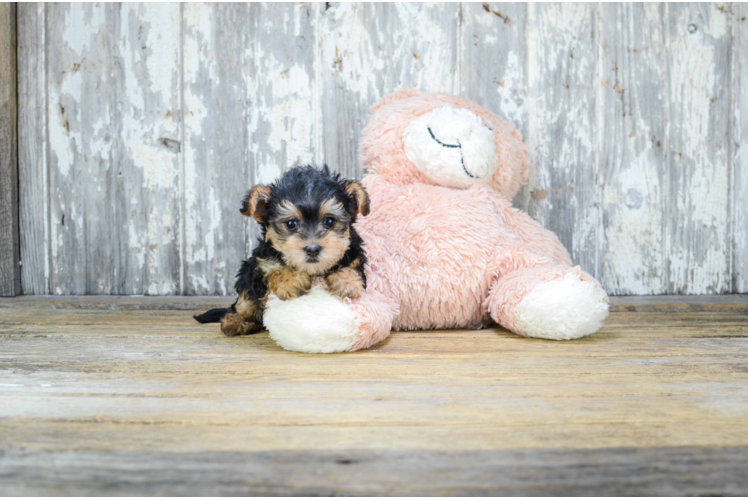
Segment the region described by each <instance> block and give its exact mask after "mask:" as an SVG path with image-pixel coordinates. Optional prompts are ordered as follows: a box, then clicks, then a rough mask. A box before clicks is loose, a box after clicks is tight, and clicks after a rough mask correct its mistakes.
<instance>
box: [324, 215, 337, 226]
mask: <svg viewBox="0 0 748 500" xmlns="http://www.w3.org/2000/svg"><path fill="white" fill-rule="evenodd" d="M336 222H337V221H336V220H335V219H333V218H332V217H325V218H324V220H323V221H322V225H323V226H325V227H326V228H327V229H332V228H334V227H335V223H336Z"/></svg>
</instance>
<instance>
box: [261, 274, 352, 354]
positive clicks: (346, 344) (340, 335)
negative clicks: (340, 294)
mask: <svg viewBox="0 0 748 500" xmlns="http://www.w3.org/2000/svg"><path fill="white" fill-rule="evenodd" d="M262 321H263V323H264V324H265V327H266V328H267V329H268V332H269V333H270V338H271V339H273V340H274V341H275V342H277V343H278V345H279V346H281V347H282V348H284V349H287V350H289V351H298V352H310V353H330V352H344V351H347V350H348V349H350V348H351V347H353V345H354V344H355V343H356V341H357V340H358V336H359V328H358V325H357V324H356V321H355V317H354V314H353V311H352V310H351V308H350V307H349V306H348V304H346V303H345V302H343V301H342V300H341V299H339V298H337V297H334V296H332V295H330V293H328V292H327V291H326V290H324V289H323V288H321V287H319V286H316V285H315V286H313V287H312V289H311V291H310V292H309V293H308V294H306V295H303V296H301V297H298V298H295V299H292V300H280V299H279V298H277V297H276V296H275V295H271V296H270V298H269V299H268V302H267V305H266V308H265V314H264V316H263V320H262Z"/></svg>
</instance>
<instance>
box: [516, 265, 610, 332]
mask: <svg viewBox="0 0 748 500" xmlns="http://www.w3.org/2000/svg"><path fill="white" fill-rule="evenodd" d="M607 317H608V303H607V302H606V301H605V299H604V297H603V296H602V294H600V292H599V291H598V290H597V289H596V287H595V284H594V283H590V282H587V281H582V280H580V279H579V277H578V276H577V275H575V274H567V275H565V276H564V277H563V278H559V279H555V280H552V281H547V282H545V283H539V284H537V285H536V286H535V287H534V288H533V289H532V290H530V292H529V293H528V294H527V295H525V297H524V298H523V299H522V301H521V302H520V303H519V305H518V306H517V319H518V323H519V325H520V327H521V328H522V331H523V332H524V334H525V335H526V336H528V337H534V338H541V339H551V340H571V339H578V338H580V337H585V336H587V335H590V334H593V333H595V332H596V331H598V330H599V329H600V328H601V327H602V326H603V321H605V318H607Z"/></svg>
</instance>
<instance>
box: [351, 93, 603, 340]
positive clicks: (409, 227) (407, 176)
mask: <svg viewBox="0 0 748 500" xmlns="http://www.w3.org/2000/svg"><path fill="white" fill-rule="evenodd" d="M439 106H453V107H457V108H466V109H468V110H470V111H472V112H473V113H475V114H477V115H478V116H480V117H481V119H482V120H483V121H484V123H485V124H486V125H488V126H489V127H490V128H491V129H492V130H493V131H494V135H495V139H494V143H495V148H496V153H497V156H498V159H499V167H498V169H497V170H496V172H495V173H494V175H493V177H492V179H491V182H490V184H489V185H487V186H481V185H475V186H473V187H469V188H467V189H454V188H448V187H443V186H439V185H435V184H434V183H433V182H431V181H430V180H429V179H427V178H426V177H425V176H424V175H423V174H422V173H421V172H420V171H419V170H418V169H417V168H416V167H415V166H414V165H413V164H412V163H411V162H410V161H409V160H408V157H407V156H406V153H405V149H404V145H403V132H404V130H405V127H406V126H407V125H408V124H409V123H410V122H411V121H412V120H413V119H415V118H416V117H418V116H420V115H422V114H424V113H427V112H429V111H431V110H433V109H435V108H436V107H439ZM361 161H362V163H363V165H364V167H365V168H367V170H368V174H367V175H366V176H365V177H364V179H363V185H364V186H365V187H366V189H367V191H368V193H369V196H370V198H371V213H370V214H369V215H368V216H366V217H363V218H360V219H359V221H358V222H357V226H356V228H357V230H358V232H359V234H360V235H361V236H362V238H363V239H364V241H365V249H366V252H367V257H368V263H367V266H366V276H367V282H368V285H367V291H366V293H365V294H364V295H363V296H362V297H360V298H359V299H357V300H355V301H352V302H351V305H352V308H353V310H354V313H355V315H356V318H357V323H358V326H359V329H360V332H361V333H360V338H359V340H358V342H356V344H355V345H354V346H353V347H352V348H351V349H350V350H357V349H361V348H365V347H368V346H370V345H373V344H374V343H377V342H379V341H381V340H382V339H384V338H385V337H386V336H387V335H388V334H389V331H390V329H391V328H392V329H395V330H414V329H441V328H465V327H474V326H480V325H485V324H487V323H489V322H490V321H491V320H494V321H496V322H498V323H500V324H501V325H503V326H504V327H506V328H507V329H509V330H511V331H514V332H516V333H518V334H520V335H522V334H525V332H524V331H523V329H522V326H521V325H520V323H519V322H518V320H517V313H516V310H517V306H518V304H519V303H520V302H521V301H522V299H523V298H524V297H525V296H526V295H527V293H529V291H531V290H532V289H533V288H534V287H535V286H536V285H537V284H539V283H542V282H549V281H551V280H555V279H559V278H562V277H564V276H567V275H569V274H573V275H575V276H577V277H578V278H579V279H580V280H581V281H586V282H594V283H595V286H596V290H598V292H599V294H600V296H601V298H602V299H603V300H605V301H607V296H606V295H605V292H604V291H603V290H602V288H601V287H600V286H599V284H597V282H596V281H595V280H594V278H592V277H591V276H589V275H587V274H585V273H583V272H581V271H580V270H579V268H571V267H570V264H571V260H570V258H569V254H568V253H567V251H566V249H564V247H563V246H562V245H561V243H560V242H559V240H558V238H557V237H556V235H555V234H553V233H552V232H550V231H547V230H546V229H544V228H542V227H541V226H540V225H539V224H538V223H536V222H535V221H533V220H532V219H531V218H530V217H529V216H528V215H527V214H525V213H523V212H521V211H519V210H517V209H515V208H512V206H511V199H512V197H513V196H514V195H515V194H516V193H517V191H518V190H519V188H520V186H521V184H522V183H523V182H525V180H526V179H527V175H528V170H529V166H530V164H529V161H528V155H527V150H526V148H525V146H524V144H523V143H522V140H521V137H520V135H519V133H518V132H517V130H516V129H515V128H514V127H513V126H512V125H511V124H509V123H507V122H506V121H504V120H502V119H501V118H499V117H498V116H496V115H495V114H493V113H491V112H489V111H488V110H486V109H484V108H481V107H480V106H478V105H476V104H475V103H473V102H470V101H468V100H465V99H461V98H458V97H453V96H450V95H445V94H436V95H428V94H421V93H420V92H418V91H415V90H406V91H403V92H399V93H397V94H393V95H392V96H388V97H386V98H384V99H383V100H382V101H381V102H380V103H378V104H377V105H376V106H374V107H373V108H372V114H371V117H370V119H369V123H368V125H367V126H366V128H365V129H364V130H363V133H362V138H361Z"/></svg>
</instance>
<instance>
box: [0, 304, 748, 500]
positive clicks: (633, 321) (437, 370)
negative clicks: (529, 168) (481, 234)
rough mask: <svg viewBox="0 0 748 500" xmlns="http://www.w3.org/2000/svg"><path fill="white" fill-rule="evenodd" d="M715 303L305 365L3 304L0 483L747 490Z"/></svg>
mask: <svg viewBox="0 0 748 500" xmlns="http://www.w3.org/2000/svg"><path fill="white" fill-rule="evenodd" d="M196 299H197V298H196ZM196 299H195V300H196ZM86 300H89V301H91V299H90V298H89V299H86ZM216 300H217V299H215V298H214V299H207V302H209V303H213V304H215V302H216ZM58 301H59V300H58ZM28 302H29V301H26V303H28ZM39 302H43V301H39ZM91 302H93V301H91ZM110 302H111V301H110ZM187 302H190V301H187ZM701 302H704V303H707V302H709V300H705V301H701ZM713 302H715V303H716V301H713ZM727 302H731V303H732V304H733V307H724V308H721V309H719V308H717V309H714V310H709V311H702V312H694V311H688V310H684V311H682V312H660V311H657V310H656V309H650V310H652V311H655V312H629V311H623V312H614V313H613V314H611V316H610V318H609V319H608V321H607V322H606V324H605V327H604V328H603V330H602V331H600V332H599V333H597V334H596V335H593V336H591V337H588V338H585V339H582V340H578V341H571V342H554V341H542V340H529V339H524V338H521V337H518V336H516V335H513V334H511V333H509V332H507V331H505V330H503V329H500V328H494V329H485V330H465V331H459V330H452V331H438V332H396V333H393V335H392V336H391V337H390V338H389V339H388V340H386V341H384V342H382V343H380V344H378V345H377V346H374V347H373V348H371V349H368V350H365V351H359V352H356V353H350V354H336V355H308V354H299V353H293V352H289V351H284V350H282V349H281V348H279V347H278V346H277V345H275V343H274V342H272V340H270V339H269V338H268V336H267V334H266V333H260V334H257V335H253V336H249V337H244V338H226V337H224V336H222V335H221V334H220V332H219V330H218V328H217V326H216V325H199V324H197V323H195V322H194V320H193V319H192V317H191V314H192V313H191V312H188V311H175V310H139V311H138V310H122V309H118V310H97V309H94V308H89V309H80V308H74V307H71V308H64V309H56V308H53V307H34V306H30V305H25V304H24V301H19V300H18V299H6V300H4V301H3V304H4V305H5V307H0V398H1V399H2V401H3V404H2V405H1V406H0V468H1V469H2V470H3V474H1V475H0V492H2V493H4V494H19V495H21V494H115V493H118V494H124V493H130V494H135V493H137V494H143V495H150V494H182V493H185V492H190V493H191V494H228V493H236V494H238V493H241V494H271V493H272V494H292V493H308V494H312V493H319V494H323V493H339V494H385V493H386V494H434V495H436V494H478V493H484V494H486V493H492V494H543V493H544V494H561V493H567V494H585V493H595V494H603V495H604V494H649V495H652V494H679V495H683V494H746V492H748V490H747V489H746V488H748V485H747V484H746V483H745V477H744V474H742V473H741V472H740V470H741V467H744V464H745V460H746V459H748V424H747V423H746V422H748V397H747V396H746V395H747V394H748V392H747V391H746V386H747V384H748V360H747V359H746V355H745V352H746V347H748V308H747V307H746V301H745V297H743V300H742V305H741V301H740V300H731V301H727ZM8 304H11V305H10V306H8ZM197 305H198V306H199V305H203V304H197Z"/></svg>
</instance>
